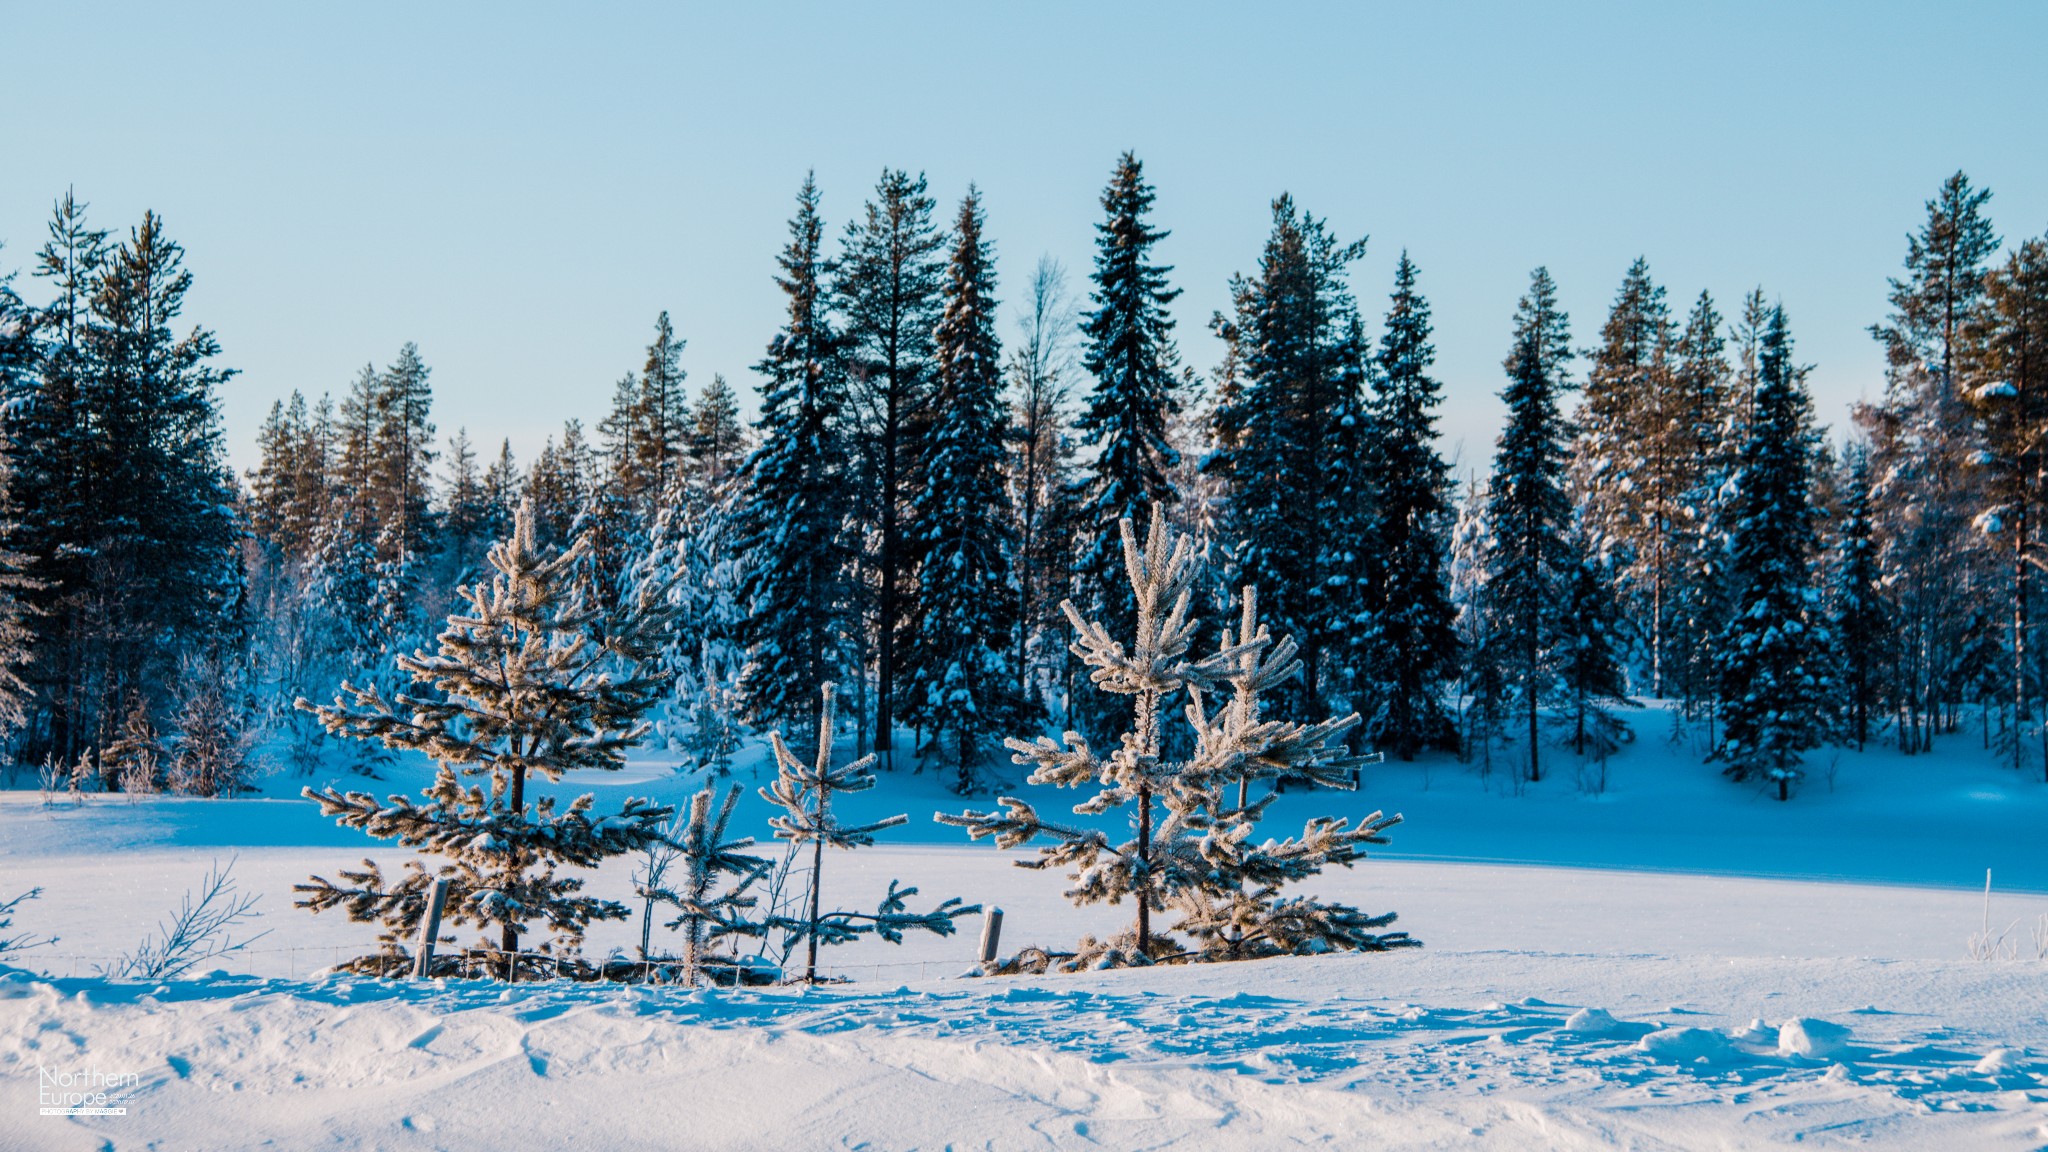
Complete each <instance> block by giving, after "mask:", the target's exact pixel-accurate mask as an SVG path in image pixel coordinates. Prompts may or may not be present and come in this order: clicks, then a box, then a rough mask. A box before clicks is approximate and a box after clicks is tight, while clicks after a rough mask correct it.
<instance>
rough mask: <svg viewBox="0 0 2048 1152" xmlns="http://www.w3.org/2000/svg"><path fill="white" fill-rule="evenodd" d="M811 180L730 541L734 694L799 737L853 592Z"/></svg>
mask: <svg viewBox="0 0 2048 1152" xmlns="http://www.w3.org/2000/svg"><path fill="white" fill-rule="evenodd" d="M824 227H825V226H824V221H823V220H822V219H821V218H820V216H819V214H818V187H817V184H816V182H815V181H813V180H812V179H811V178H809V177H806V178H805V179H804V185H803V189H802V190H801V191H800V192H798V193H797V211H796V215H795V216H794V217H793V218H792V219H791V220H790V224H789V236H790V239H789V245H788V246H787V247H786V248H784V249H783V252H782V254H781V256H780V257H779V258H778V260H777V266H778V267H779V269H780V275H778V276H777V277H776V284H777V285H778V286H779V287H780V288H781V289H782V291H783V293H784V295H785V296H786V297H787V300H788V315H787V319H786V320H785V321H784V323H783V327H782V330H781V331H780V332H778V333H777V334H776V335H775V338H774V339H773V340H772V341H770V342H769V345H768V353H767V355H766V356H765V357H763V358H762V360H761V362H760V363H759V364H758V365H756V366H755V371H757V372H759V373H760V374H761V375H762V376H763V377H764V378H765V380H764V382H763V384H762V389H761V418H760V421H759V422H758V423H757V424H756V425H755V427H756V428H757V429H758V430H759V434H760V441H761V442H760V447H758V448H756V449H755V450H754V452H753V454H752V455H751V456H749V457H748V458H747V462H746V465H745V467H744V468H743V470H742V478H741V488H742V491H741V496H740V501H741V503H740V505H739V511H738V521H737V524H736V528H735V536H736V537H737V541H738V543H737V548H738V550H739V551H740V552H741V553H742V554H743V555H745V556H747V557H748V563H747V567H746V577H745V584H744V585H743V586H742V590H741V600H742V603H743V606H744V613H743V617H742V621H743V623H742V627H741V632H740V636H741V640H742V642H743V643H744V645H745V648H746V667H745V669H744V671H743V672H742V673H741V675H740V692H741V695H742V697H743V698H744V700H745V708H746V715H747V718H748V720H749V722H751V723H753V724H755V725H756V726H758V727H763V728H767V727H775V728H779V729H781V730H785V731H788V732H790V733H792V734H793V735H795V737H796V738H798V739H808V738H809V735H810V734H811V733H814V732H816V731H817V730H818V726H817V705H816V703H815V701H816V700H817V696H816V695H815V688H814V686H815V685H818V684H823V683H826V682H828V681H831V680H834V679H836V678H837V672H838V669H839V668H840V666H841V649H842V638H843V636H844V633H845V630H846V626H847V622H848V616H849V609H850V605H849V603H848V601H849V598H850V595H851V589H849V588H848V587H847V586H846V584H845V580H844V575H843V574H844V572H845V569H846V562H847V560H848V556H847V552H848V548H849V545H848V542H847V541H846V538H845V535H844V534H845V532H846V531H847V519H848V516H849V514H850V511H851V509H850V501H849V499H848V492H847V486H848V483H849V479H850V477H849V475H848V470H849V467H850V463H851V462H850V460H849V459H848V444H847V432H848V429H847V427H846V422H847V412H846V408H847V393H846V380H845V375H844V362H843V359H842V357H841V347H840V343H839V339H838V336H837V334H836V333H835V332H834V331H833V328H832V323H831V319H830V315H829V313H828V308H827V301H826V299H825V295H824V283H823V282H824V278H825V277H826V276H828V275H830V273H831V268H830V266H829V265H827V264H826V262H825V257H824V252H823V236H824Z"/></svg>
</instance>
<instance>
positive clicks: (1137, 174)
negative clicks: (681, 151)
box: [1075, 152, 1180, 729]
mask: <svg viewBox="0 0 2048 1152" xmlns="http://www.w3.org/2000/svg"><path fill="white" fill-rule="evenodd" d="M1153 200H1154V193H1153V189H1152V186H1151V185H1150V184H1147V183H1146V182H1145V171H1144V166H1143V165H1142V164H1140V163H1139V162H1138V158H1137V156H1135V155H1133V154H1132V153H1129V152H1126V153H1124V154H1123V155H1122V156H1121V157H1119V158H1118V160H1117V165H1116V171H1115V172H1114V173H1113V174H1112V175H1111V176H1110V180H1109V185H1108V187H1106V188H1104V189H1103V192H1102V211H1103V216H1104V219H1103V221H1102V223H1100V224H1097V225H1096V226H1095V269H1094V272H1093V273H1092V277H1091V278H1092V281H1093V283H1094V288H1093V289H1092V290H1091V291H1090V293H1089V297H1088V298H1089V301H1090V302H1091V303H1092V304H1093V305H1094V307H1093V308H1091V309H1090V310H1089V311H1087V312H1085V313H1083V314H1082V317H1081V334H1082V347H1081V364H1082V367H1084V368H1086V369H1087V370H1088V371H1089V373H1091V374H1092V375H1093V376H1094V377H1095V388H1094V390H1093V392H1092V393H1091V394H1090V395H1089V398H1088V406H1087V407H1086V408H1085V409H1084V410H1083V411H1082V413H1081V416H1080V419H1079V420H1078V421H1077V423H1076V426H1077V428H1078V429H1079V431H1080V434H1081V439H1082V442H1083V443H1084V444H1085V445H1087V446H1089V447H1091V448H1093V449H1094V451H1095V457H1094V461H1093V465H1092V471H1093V475H1092V476H1090V477H1089V480H1088V485H1087V491H1086V493H1085V495H1084V497H1083V507H1082V509H1081V518H1082V526H1083V531H1084V536H1083V538H1082V540H1081V548H1080V558H1079V559H1078V560H1077V561H1076V563H1075V573H1076V578H1075V594H1076V596H1077V598H1078V600H1079V603H1080V604H1081V605H1082V606H1083V607H1084V609H1085V610H1086V612H1087V614H1088V616H1089V618H1090V619H1096V620H1102V621H1103V622H1105V623H1106V624H1107V625H1108V626H1109V627H1110V628H1111V630H1112V631H1113V632H1114V633H1115V634H1117V635H1122V634H1123V633H1125V632H1128V631H1129V630H1130V627H1131V625H1132V623H1133V622H1134V621H1135V619H1136V617H1135V616H1134V615H1133V613H1134V612H1135V610H1136V609H1135V606H1134V605H1132V603H1131V602H1130V601H1129V600H1128V599H1126V598H1125V597H1124V595H1123V590H1122V587H1121V584H1122V581H1120V580H1119V579H1118V578H1117V575H1116V570H1117V565H1118V563H1119V557H1118V554H1117V548H1118V543H1117V541H1118V535H1117V525H1118V524H1119V523H1120V522H1122V521H1124V520H1135V519H1138V518H1140V517H1142V516H1143V515H1144V514H1145V512H1146V509H1148V508H1150V507H1151V506H1152V505H1153V504H1155V503H1166V502H1169V501H1170V500H1171V499H1172V492H1171V491H1170V486H1169V485H1168V483H1167V479H1166V473H1167V470H1168V469H1170V468H1171V467H1173V465H1174V464H1175V463H1176V462H1177V460H1178V456H1177V455H1176V454H1175V452H1174V450H1173V448H1172V446H1171V445H1169V444H1168V443H1167V438H1166V423H1167V420H1168V419H1169V418H1170V417H1171V416H1172V415H1173V413H1174V412H1176V411H1178V409H1179V398H1178V396H1177V394H1176V393H1177V387H1176V386H1177V382H1178V381H1177V367H1178V362H1179V353H1178V352H1177V351H1176V350H1175V348H1174V344H1173V317H1172V316H1170V315H1168V314H1167V311H1166V309H1167V305H1169V304H1171V303H1173V301H1174V300H1175V299H1176V298H1178V297H1179V296H1180V290H1179V289H1176V288H1169V287H1168V286H1167V279H1166V278H1167V274H1168V273H1170V272H1172V271H1173V268H1172V266H1170V265H1165V264H1160V263H1157V262H1156V258H1155V257H1154V255H1153V251H1152V250H1153V247H1154V246H1155V245H1157V244H1158V243H1159V242H1160V241H1161V240H1164V239H1165V238H1166V237H1167V235H1168V233H1167V232H1166V231H1165V230H1163V229H1158V228H1154V227H1152V226H1151V224H1149V223H1148V222H1147V217H1148V216H1149V215H1150V214H1151V211H1152V204H1153ZM1075 703H1076V704H1079V703H1081V702H1079V701H1076V702H1075ZM1077 720H1082V721H1084V729H1093V728H1097V727H1100V726H1101V724H1102V723H1106V722H1107V720H1108V718H1107V717H1106V716H1104V717H1097V716H1082V717H1077Z"/></svg>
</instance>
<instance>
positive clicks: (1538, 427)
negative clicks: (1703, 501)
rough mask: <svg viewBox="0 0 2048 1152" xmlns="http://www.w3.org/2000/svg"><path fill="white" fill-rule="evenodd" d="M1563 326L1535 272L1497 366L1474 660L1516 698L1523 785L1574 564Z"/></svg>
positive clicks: (1536, 770) (1544, 274) (1535, 764)
mask: <svg viewBox="0 0 2048 1152" xmlns="http://www.w3.org/2000/svg"><path fill="white" fill-rule="evenodd" d="M1570 323H1571V322H1570V319H1569V318H1568V317H1567V316H1566V315H1565V313H1564V312H1563V311H1562V310H1561V309H1559V308H1558V306H1557V284H1556V282H1555V281H1553V280H1552V279H1551V278H1550V272H1549V270H1548V269H1544V268H1538V269H1536V271H1535V272H1533V273H1531V274H1530V277H1529V291H1528V293H1527V294H1526V295H1524V296H1523V297H1522V300H1521V303H1520V304H1519V305H1517V307H1516V309H1515V336H1514V345H1513V347H1512V349H1511V350H1510V351H1509V352H1508V357H1507V360H1506V361H1505V362H1504V363H1503V365H1502V367H1503V368H1505V369H1506V371H1507V374H1508V386H1507V387H1506V388H1505V389H1504V390H1503V391H1502V392H1501V399H1502V400H1503V401H1504V402H1506V404H1507V407H1508V423H1507V427H1506V428H1505V429H1503V430H1502V431H1501V434H1500V440H1499V443H1498V447H1497V449H1496V451H1495V453H1494V460H1493V479H1492V481H1491V482H1490V483H1489V484H1488V485H1487V493H1488V500H1487V511H1486V519H1487V523H1488V526H1489V530H1490V533H1491V541H1492V542H1491V546H1490V547H1489V548H1488V549H1487V550H1486V557H1485V566H1486V572H1487V586H1486V605H1487V621H1486V636H1487V643H1488V644H1490V645H1491V646H1492V650H1491V651H1488V652H1486V653H1483V654H1482V655H1483V657H1484V658H1485V659H1486V660H1487V661H1488V662H1489V664H1491V665H1492V666H1495V667H1497V668H1498V669H1499V672H1500V678H1501V683H1502V687H1504V688H1512V689H1513V690H1514V691H1515V692H1516V693H1517V695H1518V698H1519V703H1520V706H1521V711H1522V717H1523V719H1524V720H1526V722H1527V724H1526V729H1527V739H1528V742H1529V749H1528V755H1529V779H1531V780H1540V779H1542V778H1543V768H1542V758H1541V743H1542V741H1541V729H1540V724H1539V720H1538V715H1539V708H1540V706H1541V703H1542V700H1543V698H1544V697H1545V695H1546V694H1547V692H1548V687H1549V682H1550V680H1551V677H1552V675H1553V671H1554V663H1555V659H1556V655H1557V653H1556V649H1557V647H1558V642H1559V624H1560V621H1561V619H1562V613H1563V609H1564V607H1565V604H1566V603H1567V596H1568V588H1567V577H1568V576H1569V575H1571V574H1572V570H1573V567H1574V565H1573V555H1572V550H1571V548H1570V546H1569V545H1568V544H1567V542H1566V533H1567V532H1568V531H1569V529H1570V527H1571V518H1572V507H1571V501H1570V499H1569V498H1568V497H1567V496H1566V495H1565V490H1564V474H1565V463H1566V450H1567V444H1568V442H1569V438H1570V435H1571V426H1570V425H1569V424H1568V423H1566V422H1565V419H1564V416H1563V415H1562V413H1561V411H1560V409H1561V404H1560V401H1561V400H1562V398H1563V396H1564V394H1565V392H1566V391H1567V390H1569V389H1570V387H1571V382H1570V379H1569V377H1568V376H1567V375H1566V372H1567V366H1568V365H1569V364H1570V362H1571V359H1572V350H1571V327H1570Z"/></svg>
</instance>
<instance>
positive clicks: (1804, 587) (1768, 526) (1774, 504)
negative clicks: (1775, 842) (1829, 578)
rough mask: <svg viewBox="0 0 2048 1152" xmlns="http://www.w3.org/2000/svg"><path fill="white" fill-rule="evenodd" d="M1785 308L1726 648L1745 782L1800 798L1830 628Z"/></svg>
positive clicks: (1749, 488)
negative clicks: (1816, 568) (1819, 589)
mask: <svg viewBox="0 0 2048 1152" xmlns="http://www.w3.org/2000/svg"><path fill="white" fill-rule="evenodd" d="M1804 377H1805V369H1803V368H1799V367H1797V366H1796V365H1794V363H1793V360H1792V337H1791V333H1790V331H1789V329H1788V327H1787V325H1786V323H1785V310H1784V308H1783V307H1782V306H1778V307H1773V308H1772V309H1771V313H1770V319H1769V321H1768V323H1767V325H1766V327H1765V329H1764V335H1763V341H1762V346H1761V349H1760V355H1759V360H1758V378H1757V391H1756V410H1755V423H1754V426H1753V427H1752V429H1751V432H1750V437H1749V441H1748V443H1746V444H1744V445H1743V449H1742V472H1741V475H1740V477H1739V479H1738V485H1739V493H1738V495H1737V496H1736V498H1735V500H1734V504H1733V507H1732V509H1731V511H1732V514H1733V523H1734V537H1733V542H1732V549H1731V556H1730V563H1731V567H1730V572H1729V575H1730V579H1731V580H1732V581H1733V582H1734V584H1735V588H1736V600H1735V612H1734V614H1733V617H1732V619H1731V620H1730V621H1729V623H1728V627H1727V632H1726V634H1725V635H1724V636H1723V637H1722V640H1721V643H1720V646H1719V647H1720V652H1721V669H1720V672H1721V699H1722V701H1723V704H1722V708H1723V717H1724V736H1723V739H1722V742H1721V746H1720V750H1719V755H1720V756H1721V757H1722V758H1723V759H1724V760H1726V761H1727V762H1728V769H1727V772H1728V774H1729V775H1730V776H1733V777H1734V778H1735V779H1737V780H1747V779H1749V778H1751V777H1753V776H1763V777H1765V778H1767V779H1770V780H1772V781H1774V782H1775V783H1776V784H1777V786H1778V798H1779V799H1780V800H1783V799H1785V798H1786V797H1787V796H1788V795H1789V794H1790V787H1791V784H1792V782H1793V781H1795V780H1797V779H1799V776H1800V772H1799V763H1800V760H1801V754H1802V753H1803V752H1805V751H1806V750H1807V749H1809V748H1812V747H1814V746H1815V745H1817V744H1819V743H1820V741H1821V739H1822V737H1823V736H1824V735H1825V732H1826V715H1825V713H1826V708H1827V692H1826V669H1825V668H1824V667H1823V664H1822V661H1823V659H1824V657H1825V654H1826V653H1825V648H1824V646H1825V644H1826V643H1827V627H1826V622H1825V621H1824V620H1823V619H1822V618H1821V616H1820V614H1819V613H1818V612H1817V611H1816V610H1815V608H1816V605H1815V602H1814V601H1815V596H1814V592H1813V588H1812V581H1811V575H1812V564H1813V558H1814V552H1815V543H1816V541H1815V532H1814V517H1813V506H1812V503H1811V493H1812V476H1811V468H1812V463H1813V441H1814V433H1813V431H1812V428H1811V416H1810V413H1809V404H1808V401H1807V398H1806V392H1805V385H1804Z"/></svg>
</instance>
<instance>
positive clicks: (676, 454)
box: [598, 312, 691, 523]
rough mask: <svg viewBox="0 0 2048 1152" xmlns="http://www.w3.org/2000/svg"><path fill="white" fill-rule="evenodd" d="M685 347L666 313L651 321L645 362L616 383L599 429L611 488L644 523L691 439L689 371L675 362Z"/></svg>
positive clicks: (649, 519)
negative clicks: (686, 385) (651, 335)
mask: <svg viewBox="0 0 2048 1152" xmlns="http://www.w3.org/2000/svg"><path fill="white" fill-rule="evenodd" d="M687 343H688V341H685V340H679V339H677V338H676V334H675V326H674V325H673V324H672V323H671V322H670V321H669V317H668V313H667V312H663V313H662V314H661V315H659V316H657V317H655V320H654V342H653V343H651V344H649V345H648V346H647V359H646V362H645V363H644V364H643V365H642V366H641V369H640V373H639V375H637V376H635V375H633V374H632V373H627V374H626V376H625V377H624V378H623V379H621V380H620V381H619V385H618V389H617V392H616V394H615V395H614V397H613V399H612V412H611V415H610V416H608V417H606V418H605V420H604V421H603V422H602V423H600V424H599V425H598V431H599V433H601V434H602V436H603V438H604V442H605V454H606V456H607V457H608V458H609V460H610V464H611V473H610V484H611V486H612V488H613V489H614V490H615V491H616V492H617V493H618V494H619V495H620V497H621V498H623V499H624V500H625V501H626V502H627V503H628V504H629V505H630V506H631V507H632V509H633V512H634V514H635V515H636V516H638V517H639V518H640V520H641V521H642V522H643V523H652V521H653V519H654V512H655V507H656V505H657V502H658V501H660V500H661V499H662V497H663V495H664V494H665V493H667V492H668V491H669V490H670V487H671V485H673V484H674V482H675V480H676V476H677V472H678V468H679V466H680V464H681V463H682V461H683V458H684V454H685V451H686V448H687V445H688V442H689V439H690V435H691V417H690V401H689V395H688V393H687V392H685V390H684V381H685V380H686V379H687V376H688V373H686V372H684V371H683V369H682V366H681V364H680V359H681V356H682V351H683V347H684V345H685V344H687Z"/></svg>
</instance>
